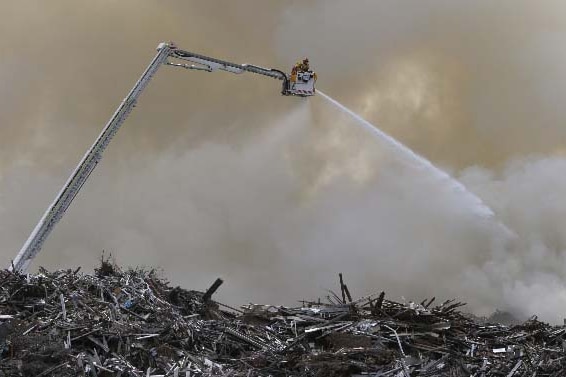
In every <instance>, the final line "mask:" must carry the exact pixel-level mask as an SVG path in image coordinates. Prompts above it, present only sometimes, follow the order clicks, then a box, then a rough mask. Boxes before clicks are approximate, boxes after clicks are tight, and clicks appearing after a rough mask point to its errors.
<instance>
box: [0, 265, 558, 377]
mask: <svg viewBox="0 0 566 377" xmlns="http://www.w3.org/2000/svg"><path fill="white" fill-rule="evenodd" d="M221 284H222V281H221V280H217V281H216V282H215V283H214V284H213V285H212V286H211V288H210V289H209V290H208V291H207V292H205V293H202V292H196V291H187V290H184V289H181V288H178V287H177V288H174V287H171V286H170V285H169V284H168V283H167V282H165V281H164V280H162V279H160V278H158V277H157V275H156V274H155V273H154V272H153V271H146V270H139V269H138V270H127V271H122V270H120V269H119V268H117V267H116V266H114V265H111V264H109V263H107V262H103V264H102V266H101V267H100V268H99V269H97V270H96V273H95V274H94V275H86V274H81V273H79V271H78V270H76V271H72V270H66V271H56V272H48V271H45V270H40V273H38V274H36V275H21V274H14V273H12V272H9V271H0V376H35V377H41V376H98V377H104V376H124V377H126V376H136V377H148V376H153V377H157V376H174V377H177V376H182V377H185V376H224V377H227V376H232V377H235V376H246V377H252V376H330V377H339V376H398V377H408V376H478V377H479V376H507V377H511V376H535V375H536V376H537V377H541V376H564V375H565V373H566V372H564V371H566V353H565V350H564V347H565V340H564V339H566V327H552V326H550V325H548V324H544V323H541V322H539V321H537V320H536V318H532V319H530V320H529V321H527V322H525V323H523V324H521V325H517V326H510V327H509V326H503V325H498V324H482V323H478V322H477V321H474V320H473V319H471V318H470V317H469V316H465V315H463V314H461V313H460V312H459V311H458V308H459V307H460V306H462V305H463V304H462V303H459V302H454V301H446V302H443V303H440V304H438V305H434V301H435V299H434V298H432V299H427V300H424V301H423V302H421V303H398V302H394V301H390V300H387V299H385V294H384V293H383V292H382V293H380V294H377V295H374V296H370V297H364V298H360V299H357V300H354V299H353V298H352V296H351V294H350V292H349V290H348V287H347V286H346V285H345V284H344V282H343V280H342V277H341V276H340V292H339V294H334V293H331V294H330V295H329V296H328V297H327V301H328V302H326V303H322V302H320V300H319V301H316V302H304V303H303V305H302V306H301V307H297V308H288V307H281V306H265V305H248V306H245V307H242V310H240V309H235V308H229V307H227V306H225V305H222V304H219V303H216V302H214V301H213V300H212V298H211V297H212V295H213V294H214V291H215V290H216V289H218V287H219V286H220V285H221ZM325 301H326V300H325Z"/></svg>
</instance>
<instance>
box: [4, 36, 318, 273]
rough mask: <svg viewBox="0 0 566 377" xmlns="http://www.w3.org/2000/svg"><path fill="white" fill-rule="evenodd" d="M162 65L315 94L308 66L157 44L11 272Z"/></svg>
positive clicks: (24, 264) (37, 246)
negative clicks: (254, 77) (261, 79)
mask: <svg viewBox="0 0 566 377" xmlns="http://www.w3.org/2000/svg"><path fill="white" fill-rule="evenodd" d="M305 61H307V60H305ZM307 62H308V61H307ZM163 65H168V66H173V67H180V68H184V69H188V70H197V71H206V72H214V71H217V70H222V71H226V72H230V73H234V74H241V73H244V72H250V73H255V74H259V75H263V76H267V77H271V78H273V79H277V80H281V81H282V86H281V94H282V95H284V96H300V97H308V96H312V95H314V94H315V87H314V85H315V82H316V73H314V72H313V71H311V70H310V69H309V68H308V63H307V65H306V67H305V66H304V65H303V66H302V67H303V69H301V68H300V67H301V66H300V65H299V64H298V65H296V66H295V68H294V69H293V71H292V72H291V74H290V75H288V74H286V73H285V72H283V71H281V70H278V69H272V68H263V67H259V66H256V65H252V64H236V63H232V62H228V61H224V60H220V59H216V58H211V57H208V56H204V55H200V54H196V53H193V52H189V51H184V50H181V49H179V48H177V46H175V44H174V43H171V42H170V43H160V44H159V45H158V46H157V54H156V55H155V57H154V58H153V59H152V61H151V63H150V64H149V66H148V67H147V68H146V70H145V71H144V72H143V74H142V75H141V77H140V78H139V80H138V81H137V82H136V83H135V85H134V87H133V88H132V90H131V91H130V92H129V93H128V95H127V96H126V98H124V100H123V101H122V102H121V103H120V105H119V106H118V108H117V109H116V111H115V112H114V114H113V115H112V117H111V118H110V120H109V121H108V123H107V124H106V126H105V127H104V129H103V130H102V132H101V133H100V135H99V136H98V138H97V139H96V141H95V142H94V144H93V145H92V146H91V147H90V148H89V150H88V151H87V152H86V154H85V155H84V157H83V158H82V159H81V161H80V162H79V164H78V165H77V167H76V168H75V170H74V171H73V172H72V174H71V176H70V177H69V178H68V180H67V181H66V183H65V185H64V186H63V188H62V189H61V190H60V191H59V193H58V194H57V196H56V197H55V200H54V201H53V203H51V205H50V206H49V207H48V208H47V210H46V211H45V213H44V214H43V216H42V217H41V218H40V220H39V222H38V223H37V225H36V227H35V228H34V229H33V231H32V232H31V234H30V235H29V237H28V239H27V240H26V242H25V243H24V245H23V246H22V248H21V249H20V251H19V252H18V254H17V255H16V257H15V258H14V260H13V261H12V263H11V265H10V266H9V267H8V268H9V269H10V270H12V271H14V272H20V273H25V272H26V271H27V269H28V267H29V265H30V263H31V262H32V260H33V259H34V258H35V257H36V256H37V254H38V253H39V252H40V251H41V248H42V246H43V244H44V242H45V240H46V239H47V237H48V236H49V234H50V233H51V231H52V230H53V228H54V227H55V225H56V224H57V223H58V222H59V220H61V218H62V217H63V215H64V214H65V211H66V210H67V209H68V208H69V206H70V205H71V203H72V201H73V199H74V198H75V197H76V196H77V194H78V193H79V191H80V189H81V188H82V187H83V185H84V184H85V183H86V181H87V180H88V178H89V176H90V174H91V173H92V171H93V170H94V169H95V168H96V165H98V163H99V162H100V160H101V159H102V154H103V153H104V150H105V149H106V147H107V146H108V144H109V143H110V141H111V140H112V138H113V137H114V135H115V134H116V132H118V130H119V129H120V126H121V125H122V124H123V123H124V121H125V120H126V118H127V117H128V115H129V114H130V112H131V111H132V109H133V108H134V107H135V105H136V103H137V100H138V98H139V96H140V95H141V94H142V92H143V90H144V89H145V88H146V86H147V84H148V83H149V81H150V80H151V78H152V77H153V76H154V75H155V73H156V72H157V70H158V69H159V68H160V67H161V66H163Z"/></svg>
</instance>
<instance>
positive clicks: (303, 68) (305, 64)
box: [301, 58, 310, 72]
mask: <svg viewBox="0 0 566 377" xmlns="http://www.w3.org/2000/svg"><path fill="white" fill-rule="evenodd" d="M301 71H303V72H308V71H310V66H309V59H308V58H304V59H303V62H302V63H301Z"/></svg>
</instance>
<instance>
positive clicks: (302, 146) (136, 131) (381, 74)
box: [0, 0, 566, 321]
mask: <svg viewBox="0 0 566 377" xmlns="http://www.w3.org/2000/svg"><path fill="white" fill-rule="evenodd" d="M564 8H566V6H565V5H563V3H562V2H559V1H541V2H536V3H535V2H530V1H498V2H492V1H475V2H468V1H448V0H442V1H441V0H425V1H404V0H396V1H379V2H376V1H370V0H360V1H356V2H347V1H335V0H331V1H328V0H325V1H314V0H313V1H288V2H265V1H259V0H255V1H251V0H246V1H238V2H228V1H223V2H198V1H160V2H144V3H139V2H135V1H120V2H115V1H97V2H88V3H80V4H79V3H77V2H73V1H59V0H58V1H51V2H39V1H35V2H13V3H11V2H4V3H2V4H1V5H0V14H1V16H0V17H2V22H0V56H1V59H0V239H1V240H2V252H1V253H0V262H2V263H4V264H7V263H8V261H9V260H10V258H11V257H13V255H14V254H15V253H16V252H17V250H18V249H19V247H20V246H21V244H22V243H23V242H24V240H25V238H26V237H27V235H28V234H29V232H30V231H31V229H32V228H33V226H34V225H35V223H36V221H37V220H38V219H39V217H40V215H41V213H42V211H43V210H44V209H45V208H46V206H47V205H48V203H49V202H50V201H51V200H52V198H53V197H54V195H55V194H56V192H57V191H58V189H59V188H60V186H61V185H62V184H63V183H64V181H65V179H66V178H67V176H68V174H69V173H70V172H71V171H72V169H73V168H74V166H75V164H76V163H77V162H78V160H79V159H80V157H81V156H82V154H83V153H84V151H85V150H86V148H88V146H90V145H91V144H92V142H93V141H94V139H95V137H96V136H97V135H98V133H99V132H100V130H101V128H102V127H103V125H104V124H105V122H106V121H107V119H108V118H109V117H110V115H111V114H112V112H113V111H114V109H115V108H116V106H117V105H118V104H119V102H120V101H121V100H122V99H123V97H124V96H125V95H126V94H127V92H128V90H129V89H130V88H131V86H132V85H133V83H134V82H135V81H136V80H137V78H138V77H139V75H140V73H141V72H142V71H143V70H144V69H145V67H146V66H147V64H148V63H149V61H150V60H151V58H152V57H153V55H154V54H155V47H156V46H157V44H158V43H159V42H161V41H170V40H171V41H174V42H175V43H177V44H178V45H179V46H180V47H182V48H183V49H186V50H190V51H195V52H198V53H202V54H205V55H210V56H214V57H218V58H224V59H228V60H231V61H234V62H239V63H251V64H256V65H260V66H266V67H274V68H280V69H286V70H288V69H289V68H290V66H291V65H292V64H293V63H294V62H295V61H296V60H297V59H299V58H302V57H305V56H308V57H309V59H310V60H311V65H312V66H313V68H315V69H316V71H317V72H318V74H319V81H318V82H317V85H318V87H319V88H320V89H322V90H324V91H325V92H326V93H328V94H330V95H331V96H333V97H334V98H336V99H338V100H339V101H342V102H344V103H345V104H346V105H348V106H349V107H351V108H352V109H354V110H356V111H358V112H360V114H362V115H363V116H364V117H365V118H367V119H368V120H369V121H371V122H373V123H374V124H376V125H377V126H379V127H380V128H381V129H382V130H384V131H386V132H387V133H389V134H390V135H392V136H393V137H395V138H397V139H399V140H400V141H401V142H403V143H404V144H406V145H407V146H408V147H410V148H411V149H413V150H415V151H416V152H417V153H419V154H421V155H423V156H424V157H426V158H428V159H429V160H431V161H432V162H433V163H434V164H436V165H438V166H440V167H442V168H443V169H445V170H447V171H448V172H449V173H450V174H452V175H453V176H454V177H456V178H458V179H460V180H461V181H462V182H463V183H464V184H465V185H466V186H467V187H468V189H469V190H470V191H472V192H474V193H475V194H476V195H478V196H479V197H481V198H482V199H483V200H484V201H485V202H486V203H487V204H488V205H489V206H490V207H491V208H492V209H493V210H494V212H495V213H496V218H494V219H486V218H480V217H477V216H475V215H474V214H473V211H471V210H470V208H469V206H467V205H465V204H463V202H462V200H461V198H460V197H459V195H458V194H457V193H454V192H452V191H450V189H449V188H448V187H447V185H446V184H445V182H440V181H437V180H435V179H433V177H431V175H430V174H429V173H428V172H427V171H423V170H418V169H412V168H410V166H409V165H407V164H406V163H404V161H405V159H406V156H403V155H399V154H396V153H393V152H391V151H390V150H389V149H387V148H385V146H384V145H383V143H382V142H381V141H380V140H377V139H375V138H374V137H373V136H371V135H370V134H369V133H367V132H364V131H363V130H361V129H360V128H359V127H358V126H357V125H356V124H355V122H353V121H352V120H351V119H349V118H347V117H346V116H344V114H341V113H340V112H338V111H337V110H336V109H334V108H332V106H330V105H329V104H327V103H325V102H324V101H323V99H321V98H320V97H314V98H310V99H300V98H284V97H281V96H280V94H279V85H280V83H279V82H278V81H275V80H272V79H269V78H264V77H260V76H258V77H255V76H254V75H251V74H244V75H231V74H228V73H225V72H215V73H203V72H189V71H184V70H176V69H174V68H172V67H163V68H162V69H161V70H160V71H159V72H158V73H157V75H156V76H155V77H154V79H153V80H152V82H151V83H150V85H149V87H148V89H147V90H146V91H145V92H144V94H143V96H142V98H141V100H140V102H139V104H138V106H137V107H136V109H135V110H134V112H133V113H132V115H131V116H130V117H129V118H128V120H127V121H126V123H125V124H124V126H123V127H122V129H121V130H120V132H119V133H118V135H117V136H116V138H115V139H114V141H113V142H112V144H111V146H110V147H109V149H108V151H107V153H106V155H105V157H104V160H103V161H102V163H101V164H100V166H98V168H97V170H96V171H95V173H93V175H92V176H91V179H90V181H89V182H88V184H87V185H86V186H85V187H84V189H83V191H82V192H81V193H80V194H79V196H78V197H77V199H76V200H75V202H74V203H73V205H72V207H71V208H70V210H69V212H68V213H67V215H66V216H65V218H64V219H63V220H62V221H61V223H60V224H59V225H58V227H57V228H56V230H55V231H54V232H53V234H52V236H51V238H50V239H49V240H48V242H47V243H46V244H45V247H44V250H43V251H42V253H41V254H40V256H39V257H38V260H37V262H36V263H35V266H37V265H44V266H46V267H49V268H58V267H66V266H77V265H82V266H84V267H85V269H86V268H89V267H92V266H94V265H95V263H96V261H97V259H98V258H99V256H100V253H101V251H102V250H103V249H104V250H106V251H108V252H112V253H113V255H114V256H115V257H116V259H117V260H118V261H119V262H120V263H121V264H125V265H148V266H158V267H162V268H163V270H164V273H165V274H166V275H167V276H168V277H169V278H170V279H171V280H172V281H173V282H175V283H176V284H182V285H183V286H186V287H188V288H193V289H203V288H206V286H207V285H208V284H210V283H211V282H212V281H213V280H214V278H216V277H217V276H222V277H223V278H224V279H225V280H226V281H227V283H226V284H225V286H223V287H222V289H221V291H220V292H219V298H221V299H224V300H226V301H228V302H230V303H241V302H245V301H248V300H249V301H255V302H269V303H279V302H284V303H292V302H293V300H299V299H303V298H310V297H317V296H319V295H322V296H324V294H325V289H327V288H332V287H333V285H335V279H336V274H337V272H344V273H345V276H346V278H347V282H348V284H349V285H350V286H351V287H352V290H353V291H354V293H355V294H358V295H362V294H369V293H373V292H375V291H379V290H386V291H387V292H388V293H389V294H390V295H392V296H393V297H396V298H398V297H400V296H405V297H407V299H420V298H423V297H424V296H429V297H430V296H434V295H436V296H443V297H459V298H461V299H462V300H466V301H468V302H469V303H470V308H471V309H472V310H475V311H477V312H481V313H487V312H489V311H490V310H493V308H495V307H500V308H502V309H508V310H512V311H514V312H515V313H517V314H520V315H530V314H532V313H534V312H537V313H539V314H540V315H541V317H542V318H544V319H548V320H551V321H558V320H560V318H561V317H560V315H561V314H560V313H561V312H564V310H565V309H566V297H564V294H563V293H561V292H564V291H565V290H564V288H565V287H564V285H565V284H564V283H565V280H564V272H563V271H564V268H563V267H566V263H565V262H564V260H565V259H564V257H563V251H564V248H565V241H564V240H563V237H562V236H561V232H560V230H561V229H562V228H563V226H564V225H566V202H565V201H564V200H563V199H562V196H561V193H562V192H564V190H563V189H562V188H563V186H565V185H566V180H564V178H563V174H561V173H562V171H563V169H564V168H565V167H566V159H564V157H563V156H564V150H565V149H564V148H565V144H564V143H565V140H566V128H565V127H564V125H563V121H564V116H565V115H566V110H565V109H566V107H564V106H563V105H562V103H561V99H562V98H564V94H566V93H564V91H565V89H564V88H565V86H564V85H563V84H562V83H563V82H564V80H563V79H564V77H565V76H566V68H564V67H566V54H565V53H564V49H563V48H561V47H562V43H561V42H562V41H563V40H564V36H565V32H566V30H565V28H566V26H564V25H566V23H565V21H566V19H565V18H566V16H564V15H565V14H566V12H564V11H565V10H566V9H564ZM498 222H502V223H504V224H505V225H506V226H508V227H509V228H510V229H512V230H513V231H514V233H516V237H514V238H509V237H508V235H505V234H503V233H502V232H501V231H500V229H499V228H498V227H497V223H498ZM305 296H307V297H305Z"/></svg>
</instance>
